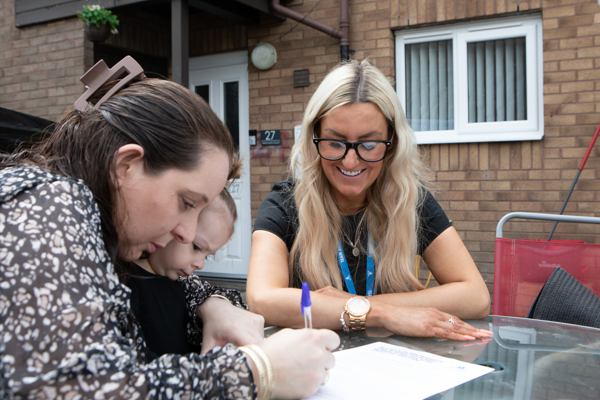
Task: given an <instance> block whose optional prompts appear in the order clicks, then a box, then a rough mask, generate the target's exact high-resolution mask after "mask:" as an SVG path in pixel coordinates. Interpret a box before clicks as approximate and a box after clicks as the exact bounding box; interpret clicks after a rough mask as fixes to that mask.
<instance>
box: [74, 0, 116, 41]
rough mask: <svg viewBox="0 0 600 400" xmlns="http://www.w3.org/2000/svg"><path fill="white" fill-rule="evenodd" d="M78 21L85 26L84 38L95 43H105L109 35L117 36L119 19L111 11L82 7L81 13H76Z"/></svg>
mask: <svg viewBox="0 0 600 400" xmlns="http://www.w3.org/2000/svg"><path fill="white" fill-rule="evenodd" d="M77 16H78V17H79V20H80V21H81V22H83V23H84V24H85V26H84V28H83V31H84V32H85V36H86V37H87V38H88V39H89V40H91V41H92V42H95V43H101V42H104V41H106V40H107V39H108V38H109V37H110V34H111V33H112V34H115V35H116V34H117V33H119V32H118V31H117V26H118V25H119V19H118V18H117V16H116V15H114V14H113V13H112V11H110V10H107V9H106V8H104V7H100V6H99V5H91V6H83V11H79V12H78V13H77Z"/></svg>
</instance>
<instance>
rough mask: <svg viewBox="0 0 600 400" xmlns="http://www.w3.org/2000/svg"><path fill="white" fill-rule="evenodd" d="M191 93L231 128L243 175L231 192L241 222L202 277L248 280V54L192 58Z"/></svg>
mask: <svg viewBox="0 0 600 400" xmlns="http://www.w3.org/2000/svg"><path fill="white" fill-rule="evenodd" d="M190 90H191V91H193V92H195V93H198V94H199V95H200V96H202V97H203V98H204V99H205V100H207V101H208V103H209V104H210V106H211V108H212V109H213V111H214V112H215V113H216V114H217V115H218V116H219V118H221V120H222V121H223V122H225V124H226V125H227V127H228V128H229V130H230V132H231V134H232V136H233V139H234V141H235V142H236V145H238V147H239V152H240V157H241V158H242V159H245V160H246V162H245V163H244V172H243V175H242V177H241V179H239V180H237V181H236V182H235V183H234V184H233V185H232V186H231V187H230V188H229V192H230V193H231V196H232V197H233V199H234V200H235V203H236V205H237V211H238V220H237V222H236V224H235V233H234V235H233V237H232V238H231V240H230V241H229V242H228V243H227V244H226V245H225V246H224V247H223V248H222V249H221V250H219V252H217V254H216V256H215V257H214V258H213V257H209V259H207V260H206V263H205V266H204V269H203V270H202V271H200V275H202V276H205V277H213V278H234V279H246V277H247V276H248V263H249V261H250V246H251V235H252V226H251V224H252V216H251V212H250V165H249V161H248V160H249V159H250V157H249V153H250V144H249V141H248V129H249V114H248V106H249V105H248V99H249V95H248V52H247V51H238V52H233V53H225V54H216V55H211V56H205V57H195V58H192V59H190Z"/></svg>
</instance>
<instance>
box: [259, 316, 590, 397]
mask: <svg viewBox="0 0 600 400" xmlns="http://www.w3.org/2000/svg"><path fill="white" fill-rule="evenodd" d="M465 322H468V323H469V324H471V325H473V326H475V327H477V328H481V329H487V330H490V331H493V332H494V335H493V339H492V340H485V339H483V340H481V339H480V340H475V341H470V342H455V341H452V340H446V339H436V338H430V339H418V338H409V337H402V336H397V335H393V334H391V333H390V332H388V331H386V330H385V329H382V328H368V329H367V331H366V332H351V333H349V334H346V333H344V332H342V331H337V333H338V334H339V335H340V341H341V344H340V347H339V349H338V350H343V349H349V348H352V347H357V346H362V345H365V344H370V343H374V342H386V343H390V344H395V345H398V346H403V347H407V348H410V349H413V350H420V351H426V352H429V353H433V354H437V355H439V356H443V357H449V358H453V359H456V360H460V361H464V362H469V363H477V364H481V365H486V366H489V367H492V368H494V369H495V371H494V372H492V373H489V374H487V375H484V376H482V377H479V378H477V379H474V380H472V381H470V382H467V383H465V384H463V385H460V386H457V387H455V388H454V389H451V390H449V391H447V392H445V393H440V394H437V395H435V396H433V397H430V398H429V399H432V400H441V399H444V400H455V399H456V400H463V399H465V400H466V399H468V400H470V399H473V400H479V399H490V400H497V399H498V400H499V399H506V400H508V399H511V400H512V399H514V400H517V399H553V400H558V399H573V400H587V399H590V400H591V399H594V400H598V399H600V329H595V328H587V327H582V326H577V325H569V324H561V323H556V322H547V321H539V320H532V319H525V318H513V317H499V316H489V317H487V318H485V319H482V320H471V321H465ZM279 329H280V328H276V327H271V328H266V329H265V336H269V335H271V334H273V333H274V332H276V331H278V330H279ZM401 393H402V392H401V388H399V392H398V398H399V399H400V398H402V395H401Z"/></svg>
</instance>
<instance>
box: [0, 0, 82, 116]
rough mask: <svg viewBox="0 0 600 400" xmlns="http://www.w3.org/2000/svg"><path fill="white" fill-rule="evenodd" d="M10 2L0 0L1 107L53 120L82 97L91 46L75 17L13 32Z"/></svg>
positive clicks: (11, 2) (12, 13)
mask: <svg viewBox="0 0 600 400" xmlns="http://www.w3.org/2000/svg"><path fill="white" fill-rule="evenodd" d="M14 4H15V3H14V0H0V107H4V108H9V109H12V110H17V111H21V112H24V113H28V114H32V115H36V116H38V117H43V118H47V119H50V120H56V119H57V118H58V117H59V116H60V114H61V113H62V112H63V111H64V110H65V109H66V108H67V107H69V106H71V105H72V104H73V102H75V100H77V98H78V97H79V96H80V95H81V93H83V86H82V85H81V83H80V82H79V78H80V77H81V75H83V74H84V72H85V71H86V69H87V68H89V67H90V66H91V63H92V58H93V53H92V43H91V42H89V41H87V40H85V39H84V36H83V25H82V24H81V22H79V21H78V20H77V19H76V18H69V19H67V20H62V21H56V22H50V23H45V24H38V25H34V26H31V27H25V28H16V27H15V16H14Z"/></svg>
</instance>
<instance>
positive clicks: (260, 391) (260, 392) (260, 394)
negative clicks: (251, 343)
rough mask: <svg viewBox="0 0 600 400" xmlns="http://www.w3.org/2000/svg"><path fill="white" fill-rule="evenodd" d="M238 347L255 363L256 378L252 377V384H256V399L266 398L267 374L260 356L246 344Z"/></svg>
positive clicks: (265, 399) (264, 399)
mask: <svg viewBox="0 0 600 400" xmlns="http://www.w3.org/2000/svg"><path fill="white" fill-rule="evenodd" d="M238 349H239V350H240V351H241V352H242V353H244V355H245V356H246V358H249V359H251V360H252V361H253V362H254V365H256V368H257V369H258V380H257V379H256V377H254V384H255V385H256V399H257V400H267V398H266V397H265V396H264V395H265V393H266V392H265V390H266V389H267V387H268V386H267V385H268V383H267V375H266V374H265V367H264V365H263V360H262V358H261V357H260V356H259V355H258V353H256V352H255V351H254V350H252V349H250V348H249V347H248V346H241V347H238Z"/></svg>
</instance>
